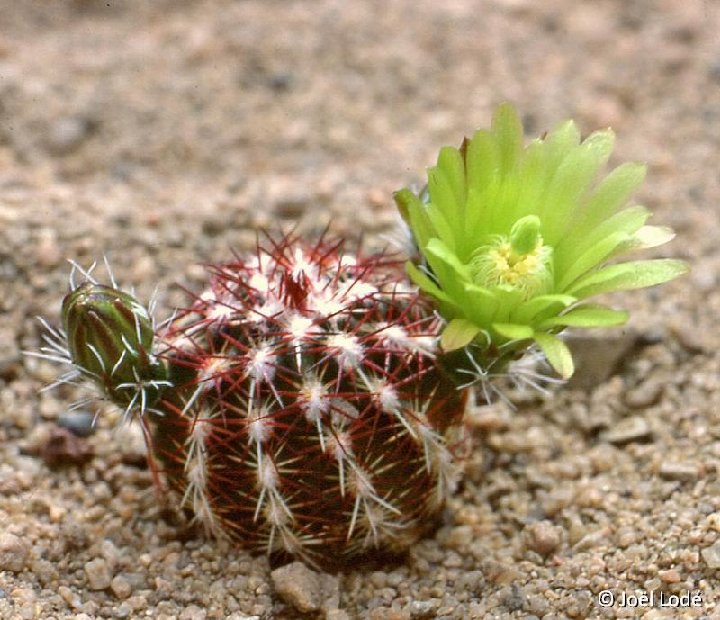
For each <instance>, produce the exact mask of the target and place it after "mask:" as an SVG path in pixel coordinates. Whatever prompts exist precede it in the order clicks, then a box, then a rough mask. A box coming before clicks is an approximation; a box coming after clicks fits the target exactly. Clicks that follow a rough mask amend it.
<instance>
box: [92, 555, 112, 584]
mask: <svg viewBox="0 0 720 620" xmlns="http://www.w3.org/2000/svg"><path fill="white" fill-rule="evenodd" d="M85 576H86V577H87V583H88V588H90V589H91V590H104V589H105V588H108V587H110V583H111V580H112V574H111V573H110V568H109V567H108V565H107V562H106V561H105V560H104V559H103V558H95V559H94V560H90V561H89V562H87V563H86V564H85Z"/></svg>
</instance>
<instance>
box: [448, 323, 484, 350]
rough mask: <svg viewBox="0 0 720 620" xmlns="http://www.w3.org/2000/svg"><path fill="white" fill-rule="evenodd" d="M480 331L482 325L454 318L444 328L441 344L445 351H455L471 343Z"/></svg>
mask: <svg viewBox="0 0 720 620" xmlns="http://www.w3.org/2000/svg"><path fill="white" fill-rule="evenodd" d="M479 332H480V327H478V326H477V325H474V324H473V323H471V322H470V321H468V320H466V319H453V320H452V321H450V322H449V323H448V324H447V326H446V327H445V329H444V330H443V333H442V335H441V336H440V344H441V345H442V348H443V349H444V350H445V351H454V350H455V349H460V348H462V347H464V346H466V345H468V344H470V342H472V339H473V338H475V336H477V335H478V333H479Z"/></svg>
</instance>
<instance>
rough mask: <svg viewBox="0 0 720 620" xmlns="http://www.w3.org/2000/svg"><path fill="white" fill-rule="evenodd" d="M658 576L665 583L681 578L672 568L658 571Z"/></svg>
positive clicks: (674, 581) (675, 581)
mask: <svg viewBox="0 0 720 620" xmlns="http://www.w3.org/2000/svg"><path fill="white" fill-rule="evenodd" d="M658 577H660V579H662V580H663V581H664V582H665V583H677V582H678V581H680V579H681V577H680V573H679V572H678V571H677V570H675V569H674V568H672V569H670V570H661V571H658Z"/></svg>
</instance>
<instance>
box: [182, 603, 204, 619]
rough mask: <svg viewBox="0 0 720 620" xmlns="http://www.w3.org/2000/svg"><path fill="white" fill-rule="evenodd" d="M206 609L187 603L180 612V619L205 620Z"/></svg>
mask: <svg viewBox="0 0 720 620" xmlns="http://www.w3.org/2000/svg"><path fill="white" fill-rule="evenodd" d="M206 617H207V611H206V610H204V609H200V607H198V606H197V605H188V606H187V607H186V608H185V609H183V610H182V612H180V620H205V618H206Z"/></svg>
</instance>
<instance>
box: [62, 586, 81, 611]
mask: <svg viewBox="0 0 720 620" xmlns="http://www.w3.org/2000/svg"><path fill="white" fill-rule="evenodd" d="M58 594H59V595H60V596H61V597H62V599H63V600H64V601H65V602H66V603H67V604H68V606H69V607H71V608H72V609H77V608H78V607H80V606H81V605H82V601H81V600H80V597H79V596H78V595H77V594H75V592H73V591H72V590H71V589H70V588H68V587H67V586H60V587H59V588H58Z"/></svg>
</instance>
